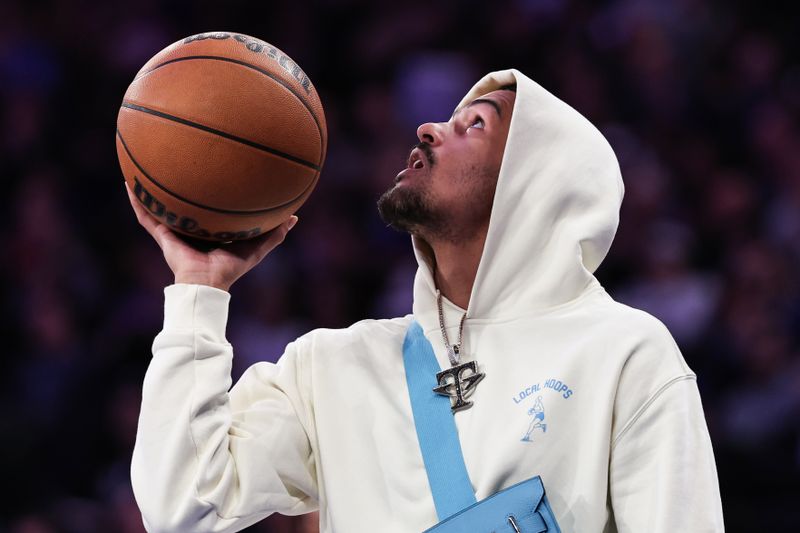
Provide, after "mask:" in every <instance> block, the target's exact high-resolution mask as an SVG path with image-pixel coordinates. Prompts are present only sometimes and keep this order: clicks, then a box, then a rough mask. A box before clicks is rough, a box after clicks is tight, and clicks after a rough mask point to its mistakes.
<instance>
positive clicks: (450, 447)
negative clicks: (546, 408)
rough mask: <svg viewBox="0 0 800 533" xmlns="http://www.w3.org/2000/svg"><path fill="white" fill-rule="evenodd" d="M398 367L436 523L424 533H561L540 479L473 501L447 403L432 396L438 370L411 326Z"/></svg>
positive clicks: (419, 330) (419, 333) (423, 340)
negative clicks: (401, 369) (402, 367)
mask: <svg viewBox="0 0 800 533" xmlns="http://www.w3.org/2000/svg"><path fill="white" fill-rule="evenodd" d="M403 363H404V365H405V370H406V383H407V384H408V392H409V396H410V397H411V410H412V411H413V413H414V425H415V426H416V430H417V438H418V439H419V445H420V449H421V450H422V459H423V462H424V463H425V470H426V472H427V474H428V483H429V485H430V487H431V492H432V493H433V502H434V505H435V506H436V514H437V515H438V517H439V520H440V522H439V523H438V524H436V525H435V526H433V527H432V528H430V529H427V530H426V531H425V532H424V533H465V532H469V533H544V532H547V533H561V530H560V529H559V527H558V523H557V522H556V519H555V517H554V516H553V511H552V510H551V509H550V504H549V503H548V501H547V496H546V495H545V491H544V485H543V484H542V480H541V478H540V477H539V476H535V477H532V478H530V479H528V480H526V481H523V482H521V483H517V484H516V485H513V486H511V487H508V488H506V489H504V490H501V491H500V492H498V493H496V494H493V495H492V496H489V497H488V498H486V499H484V500H481V501H480V502H478V501H476V499H475V493H474V492H472V484H471V482H470V480H469V474H468V473H467V468H466V466H465V464H464V456H463V453H462V452H461V443H460V442H459V440H458V433H457V432H456V424H455V420H454V419H453V415H452V413H451V412H450V399H449V398H446V397H444V396H441V395H438V394H436V393H434V392H433V389H434V387H436V386H437V385H438V383H437V382H436V374H437V373H438V372H439V371H440V370H441V369H440V368H439V363H438V362H437V361H436V356H435V355H434V353H433V348H432V347H431V344H430V342H428V339H426V338H425V335H424V333H423V332H422V328H421V327H420V325H419V324H418V323H417V322H412V323H411V326H409V328H408V332H407V333H406V338H405V340H404V341H403Z"/></svg>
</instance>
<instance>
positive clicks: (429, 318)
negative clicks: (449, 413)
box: [131, 70, 723, 533]
mask: <svg viewBox="0 0 800 533" xmlns="http://www.w3.org/2000/svg"><path fill="white" fill-rule="evenodd" d="M508 83H516V84H517V98H516V103H515V107H514V112H513V116H512V121H511V128H510V133H509V137H508V142H507V146H506V152H505V154H504V159H503V164H502V169H501V172H500V177H499V180H498V186H497V193H496V196H495V200H494V207H493V211H492V218H491V223H490V227H489V233H488V236H487V240H486V246H485V249H484V252H483V257H482V259H481V263H480V267H479V269H478V274H477V279H476V282H475V285H474V288H473V291H472V296H471V299H470V306H469V310H468V314H467V317H468V318H467V320H466V323H465V326H464V348H465V353H464V355H463V360H465V361H466V360H471V359H476V360H477V361H478V363H479V365H480V369H481V370H482V371H483V372H485V373H486V378H485V379H484V380H483V381H482V382H481V383H480V385H479V386H478V387H477V389H476V391H475V393H474V394H473V395H472V396H471V398H470V399H471V400H473V401H474V406H473V407H472V408H471V409H468V410H466V411H461V412H459V413H457V414H456V415H455V420H456V426H457V428H458V433H459V437H460V440H461V446H462V449H463V453H464V460H465V463H466V466H467V470H468V472H469V475H470V479H471V481H472V484H473V487H474V489H475V492H476V496H477V498H478V499H479V500H480V499H483V498H486V497H487V496H489V495H491V494H493V493H494V492H496V491H498V490H500V489H502V488H505V487H508V486H510V485H513V484H515V483H517V482H519V481H522V480H525V479H528V478H530V477H531V476H534V475H540V476H541V477H542V480H543V481H544V485H545V490H546V491H547V495H548V498H549V500H550V503H551V506H552V508H553V512H554V513H555V516H556V519H557V520H558V522H559V524H560V526H561V530H562V531H563V532H564V533H570V532H579V533H601V532H614V531H619V532H635V533H662V532H663V533H667V532H674V531H684V532H718V531H723V524H722V511H721V505H720V496H719V488H718V484H717V474H716V469H715V465H714V457H713V453H712V450H711V443H710V440H709V436H708V431H707V429H706V424H705V420H704V417H703V409H702V406H701V403H700V396H699V394H698V390H697V386H696V382H695V375H694V374H693V373H692V371H691V370H690V369H689V368H688V366H687V365H686V363H685V361H684V360H683V357H682V356H681V353H680V351H679V350H678V347H677V346H676V345H675V342H674V341H673V339H672V337H671V336H670V334H669V332H668V331H667V330H666V328H665V327H664V326H663V325H662V324H661V323H660V322H659V321H658V320H656V319H655V318H653V317H652V316H650V315H648V314H646V313H644V312H642V311H638V310H635V309H632V308H630V307H626V306H624V305H621V304H618V303H616V302H614V301H613V300H612V299H611V298H610V297H609V296H608V295H607V294H606V292H605V291H604V290H603V288H602V287H601V286H600V284H599V283H598V282H597V280H596V279H595V278H594V276H593V272H594V271H595V269H596V268H597V267H598V265H599V264H600V263H601V261H602V260H603V258H604V257H605V255H606V253H607V252H608V249H609V247H610V245H611V241H612V240H613V237H614V234H615V231H616V228H617V223H618V212H619V206H620V203H621V201H622V195H623V186H622V181H621V178H620V173H619V167H618V164H617V161H616V158H615V156H614V153H613V151H612V149H611V147H610V146H609V145H608V143H607V142H606V141H605V139H604V138H603V136H602V135H601V134H600V133H599V132H598V131H597V130H596V129H595V128H594V127H593V126H592V125H591V124H589V122H587V121H586V120H585V119H584V118H583V117H582V116H581V115H579V114H578V113H577V112H576V111H574V110H573V109H571V108H570V107H569V106H567V105H566V104H564V103H563V102H561V101H560V100H558V99H557V98H555V97H554V96H553V95H551V94H550V93H548V92H547V91H545V90H544V89H543V88H542V87H540V86H539V85H538V84H536V83H535V82H533V81H532V80H530V79H529V78H527V77H525V76H524V75H523V74H521V73H520V72H518V71H516V70H509V71H503V72H497V73H493V74H490V75H488V76H486V77H484V78H483V79H482V80H481V81H480V82H479V83H478V84H477V85H476V86H475V87H474V88H473V89H472V90H471V91H470V93H469V94H468V95H467V96H466V97H465V98H464V100H463V101H462V102H461V104H460V105H462V106H463V105H465V104H466V103H468V102H469V101H471V100H472V99H474V98H476V97H478V96H480V95H482V94H485V93H487V92H490V91H492V90H494V89H497V88H499V87H500V86H502V85H505V84H508ZM414 245H415V246H414V248H415V253H416V256H417V259H418V262H419V270H418V273H417V276H416V280H415V283H414V309H413V312H414V316H413V318H414V319H416V320H417V321H418V322H419V323H420V324H421V325H422V328H423V330H424V332H425V335H426V336H427V337H428V339H429V340H430V342H431V344H432V346H433V347H434V350H435V352H436V356H437V358H438V360H439V365H440V366H441V367H442V368H446V367H448V366H449V363H448V360H447V356H446V353H445V350H444V344H443V342H442V340H441V333H440V331H439V325H438V316H437V312H436V302H435V296H434V290H435V289H434V283H433V277H432V272H431V268H430V262H429V258H430V254H429V250H428V249H427V245H426V244H425V243H424V242H421V241H418V240H415V242H414ZM165 294H166V304H165V317H164V329H163V331H162V332H161V333H160V334H159V335H158V336H157V337H156V340H155V342H154V345H153V360H152V362H151V364H150V368H149V369H148V371H147V375H146V377H145V382H144V393H143V401H142V410H141V416H140V421H139V432H138V436H137V441H136V448H135V450H134V455H133V465H132V471H131V473H132V479H133V487H134V491H135V494H136V498H137V501H138V503H139V506H140V507H141V509H142V513H143V516H144V521H145V525H146V526H147V528H148V530H149V531H153V532H156V531H158V532H166V531H169V532H181V533H183V532H189V531H202V532H207V531H208V532H210V531H237V530H239V529H242V528H244V527H246V526H248V525H250V524H253V523H255V522H257V521H258V520H260V519H262V518H264V517H266V516H267V515H269V514H270V513H273V512H280V513H284V514H299V513H305V512H308V511H311V510H314V509H316V508H319V510H320V520H321V530H322V531H323V532H337V533H358V532H371V533H372V532H380V533H395V532H397V533H400V532H403V533H405V532H418V531H422V530H424V529H426V528H428V527H430V526H432V525H433V524H435V523H436V522H437V518H436V512H435V509H434V504H433V499H432V496H431V492H430V488H429V486H428V480H427V477H426V473H425V467H424V465H423V461H422V456H421V453H420V448H419V444H418V442H417V437H416V433H415V430H414V423H413V418H412V414H411V405H410V400H409V397H408V390H407V388H406V381H405V371H404V368H403V358H402V343H403V338H404V336H405V333H406V329H407V328H408V325H409V324H410V322H411V320H412V317H411V316H406V317H403V318H397V319H393V320H366V321H363V322H359V323H357V324H354V325H353V326H351V327H349V328H347V329H344V330H316V331H312V332H311V333H309V334H307V335H304V336H303V337H301V338H299V339H298V340H297V341H295V342H293V343H291V344H290V345H289V346H287V348H286V351H285V353H284V354H283V356H282V357H281V359H280V361H279V362H278V363H277V364H271V363H258V364H256V365H254V366H252V367H251V368H250V369H249V370H248V371H247V372H246V373H245V374H244V375H243V376H242V378H241V379H240V380H239V382H238V383H236V385H235V386H234V387H233V388H232V389H230V392H228V391H229V388H230V386H231V378H230V371H231V360H232V357H233V351H232V348H231V346H230V344H228V342H227V341H226V340H225V325H226V320H227V306H228V300H229V295H228V294H227V293H225V292H223V291H219V290H216V289H213V288H210V287H203V286H196V285H173V286H170V287H167V289H166V290H165ZM461 313H463V310H462V309H459V308H458V307H456V306H455V305H453V304H451V303H450V302H445V315H446V323H447V324H448V330H449V331H448V333H449V335H450V337H451V338H454V337H455V336H456V334H457V332H456V330H457V327H458V322H459V318H460V315H461ZM465 533H470V532H465Z"/></svg>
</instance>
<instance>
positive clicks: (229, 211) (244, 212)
mask: <svg viewBox="0 0 800 533" xmlns="http://www.w3.org/2000/svg"><path fill="white" fill-rule="evenodd" d="M117 137H119V140H120V143H122V148H123V149H124V150H125V153H126V154H128V158H129V159H130V160H131V162H133V164H134V165H136V168H138V169H139V171H140V172H141V173H142V175H143V176H144V177H146V178H147V179H148V180H150V182H152V183H153V185H155V186H156V187H158V188H159V189H161V190H162V191H164V192H165V193H167V194H169V195H170V196H173V197H174V198H177V199H178V200H180V201H182V202H185V203H187V204H189V205H193V206H195V207H199V208H200V209H205V210H207V211H214V212H216V213H222V214H226V215H240V216H252V215H262V214H265V213H269V212H270V211H276V210H278V209H283V208H285V207H287V206H289V205H291V204H293V203H294V202H296V201H297V200H299V199H300V198H302V197H303V195H305V194H306V193H307V192H308V191H309V189H311V188H313V187H314V185H315V184H316V183H317V178H318V177H319V172H315V173H314V178H313V179H312V180H311V182H310V183H309V185H308V186H307V187H306V188H305V189H303V191H302V192H301V193H300V194H298V195H297V196H295V197H294V198H292V199H291V200H289V201H288V202H284V203H282V204H280V205H276V206H273V207H267V208H265V209H257V210H252V211H248V210H236V209H222V208H220V207H211V206H208V205H203V204H200V203H197V202H194V201H192V200H189V199H188V198H184V197H183V196H181V195H179V194H177V193H175V192H173V191H171V190H169V189H168V188H166V187H165V186H164V185H163V184H161V183H160V182H159V181H157V180H155V179H154V178H153V177H152V176H151V175H150V174H148V173H147V171H145V169H143V168H142V166H141V165H140V164H139V162H138V161H136V159H135V158H134V157H133V154H132V153H131V151H130V149H129V148H128V144H127V143H126V142H125V139H124V138H123V137H122V133H120V131H119V129H117Z"/></svg>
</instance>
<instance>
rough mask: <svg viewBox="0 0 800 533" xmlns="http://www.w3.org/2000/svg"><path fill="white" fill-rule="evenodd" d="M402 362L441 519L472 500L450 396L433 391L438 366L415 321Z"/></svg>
mask: <svg viewBox="0 0 800 533" xmlns="http://www.w3.org/2000/svg"><path fill="white" fill-rule="evenodd" d="M403 363H404V364H405V367H406V382H407V383H408V393H409V395H410V396H411V410H412V412H413V413H414V425H415V426H416V428H417V438H418V439H419V447H420V449H421V450H422V460H423V461H424V463H425V470H426V471H427V473H428V483H429V484H430V486H431V492H432V493H433V503H434V504H435V505H436V514H437V515H438V516H439V520H444V519H445V518H447V517H449V516H451V515H454V514H455V513H457V512H459V511H461V510H462V509H464V508H466V507H469V506H470V505H472V504H473V503H475V502H476V500H475V493H474V492H473V490H472V484H471V483H470V480H469V474H468V473H467V467H466V466H465V465H464V455H463V454H462V452H461V443H460V442H459V440H458V433H456V423H455V420H454V419H453V414H452V413H451V412H450V399H449V398H448V397H446V396H441V395H439V394H436V393H435V392H433V388H434V387H436V386H437V385H438V383H437V382H436V373H437V372H439V371H440V370H441V368H440V367H439V363H438V361H436V356H435V355H434V354H433V347H432V346H431V343H430V342H428V339H426V338H425V334H424V333H423V332H422V328H421V327H420V325H419V324H417V322H416V321H415V322H412V323H411V326H410V327H409V328H408V332H407V333H406V338H405V340H404V341H403Z"/></svg>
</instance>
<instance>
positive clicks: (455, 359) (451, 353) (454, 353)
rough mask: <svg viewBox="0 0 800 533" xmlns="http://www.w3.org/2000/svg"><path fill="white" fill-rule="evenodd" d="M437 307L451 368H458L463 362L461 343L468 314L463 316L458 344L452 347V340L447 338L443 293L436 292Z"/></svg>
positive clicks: (459, 328)
mask: <svg viewBox="0 0 800 533" xmlns="http://www.w3.org/2000/svg"><path fill="white" fill-rule="evenodd" d="M436 305H437V306H438V307H439V327H441V328H442V339H444V345H445V347H446V348H447V357H448V358H449V359H450V366H456V365H457V364H459V363H460V362H461V342H462V340H463V335H464V320H466V319H467V313H464V314H463V315H461V322H460V323H459V324H458V342H457V343H456V344H453V345H452V346H451V345H450V339H448V338H447V328H445V327H444V311H443V310H442V291H439V290H437V291H436Z"/></svg>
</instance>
